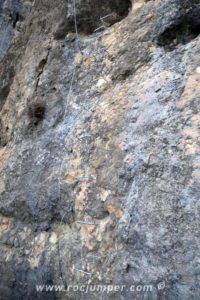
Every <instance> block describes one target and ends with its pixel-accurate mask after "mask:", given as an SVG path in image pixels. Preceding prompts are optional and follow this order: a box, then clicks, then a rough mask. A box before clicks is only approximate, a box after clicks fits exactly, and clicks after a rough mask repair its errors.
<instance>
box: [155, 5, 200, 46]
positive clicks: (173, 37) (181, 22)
mask: <svg viewBox="0 0 200 300" xmlns="http://www.w3.org/2000/svg"><path fill="white" fill-rule="evenodd" d="M199 34H200V7H199V6H195V7H193V9H191V10H190V11H189V12H188V13H186V14H185V15H182V16H181V17H180V18H178V19H177V20H176V19H175V20H174V22H173V23H172V24H171V25H170V26H169V27H168V28H167V29H165V30H164V31H163V32H162V33H161V34H160V35H159V36H158V37H157V40H156V43H157V45H158V46H159V47H164V48H165V50H166V51H172V50H173V49H175V48H176V47H177V46H178V45H186V44H187V43H189V42H190V41H192V40H193V39H195V38H196V37H197V36H198V35H199Z"/></svg>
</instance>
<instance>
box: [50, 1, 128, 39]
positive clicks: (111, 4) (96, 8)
mask: <svg viewBox="0 0 200 300" xmlns="http://www.w3.org/2000/svg"><path fill="white" fill-rule="evenodd" d="M131 6H132V2H131V0H123V1H120V0H102V1H99V0H87V1H86V0H80V1H77V3H76V23H77V29H78V32H79V34H83V35H89V34H92V33H93V32H95V31H96V30H100V29H102V30H103V29H104V28H106V27H109V26H112V25H113V24H115V23H117V22H119V21H121V20H122V19H123V18H125V17H126V16H127V15H128V14H129V11H130V9H131ZM68 32H75V20H74V6H73V3H71V5H69V9H68V14H67V16H65V17H64V18H63V20H61V22H60V24H58V26H57V28H56V29H55V32H54V38H56V39H63V38H64V37H65V36H66V34H67V33H68Z"/></svg>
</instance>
